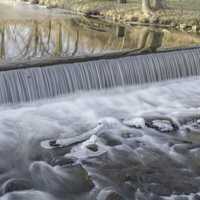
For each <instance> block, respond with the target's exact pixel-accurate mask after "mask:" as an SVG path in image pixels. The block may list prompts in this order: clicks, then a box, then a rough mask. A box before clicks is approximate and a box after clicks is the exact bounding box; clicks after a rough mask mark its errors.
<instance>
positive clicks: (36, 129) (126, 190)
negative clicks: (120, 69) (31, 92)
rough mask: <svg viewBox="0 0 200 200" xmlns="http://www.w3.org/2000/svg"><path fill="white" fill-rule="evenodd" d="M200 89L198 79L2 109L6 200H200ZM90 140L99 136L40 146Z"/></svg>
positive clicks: (1, 180)
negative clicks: (81, 137) (46, 144)
mask: <svg viewBox="0 0 200 200" xmlns="http://www.w3.org/2000/svg"><path fill="white" fill-rule="evenodd" d="M199 84H200V80H199V77H196V78H188V79H183V80H173V81H167V82H161V83H155V84H149V85H143V86H140V87H137V88H136V87H133V86H131V87H124V88H121V89H120V88H118V89H112V90H106V91H99V92H95V91H93V92H84V93H77V94H74V95H71V96H69V95H68V96H63V97H60V98H54V99H52V100H48V101H47V100H45V101H38V102H36V101H35V102H34V103H32V104H21V105H13V106H1V108H0V110H1V115H0V130H1V134H0V157H1V161H0V169H1V175H0V184H1V190H0V191H1V195H2V197H1V198H0V199H1V200H8V199H9V200H17V199H20V200H67V199H69V200H73V199H79V200H80V199H81V200H84V199H85V200H90V199H91V200H95V199H98V200H104V199H127V200H134V199H135V200H136V199H137V200H143V199H144V200H150V199H152V200H153V199H154V200H160V199H173V200H174V199H176V200H178V199H184V200H185V199H199V196H198V192H199V191H200V183H199V181H200V179H199V175H200V171H199V166H200V157H199V155H200V154H199V151H200V137H199V134H200V125H199V120H200V109H199V107H200V101H199V98H200V91H199ZM85 133H86V135H87V134H88V133H93V134H94V135H92V136H91V137H89V136H88V137H86V138H85V141H84V142H81V143H79V144H74V145H71V146H66V147H65V148H55V149H54V150H48V149H46V150H45V149H43V148H42V147H41V145H40V143H41V142H42V141H44V140H46V139H57V138H60V139H61V138H71V137H73V138H74V139H76V138H79V137H74V136H81V135H85ZM89 135H90V134H89ZM61 141H62V140H61ZM63 141H65V143H66V142H67V141H69V140H66V139H65V140H63ZM52 144H53V143H52ZM54 145H55V144H54ZM54 145H53V146H54ZM55 147H56V145H55Z"/></svg>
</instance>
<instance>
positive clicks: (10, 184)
mask: <svg viewBox="0 0 200 200" xmlns="http://www.w3.org/2000/svg"><path fill="white" fill-rule="evenodd" d="M30 189H32V184H31V183H30V181H28V180H26V179H15V178H11V179H9V180H8V181H6V182H5V183H4V184H3V185H2V186H1V189H0V191H1V194H6V193H9V192H14V191H22V190H30Z"/></svg>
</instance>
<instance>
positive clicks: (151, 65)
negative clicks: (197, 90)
mask: <svg viewBox="0 0 200 200" xmlns="http://www.w3.org/2000/svg"><path fill="white" fill-rule="evenodd" d="M199 55H200V47H199V48H198V47H195V48H191V49H179V50H172V51H167V52H160V53H151V54H143V55H142V54H141V55H131V56H123V57H120V58H109V59H107V58H101V59H98V60H89V59H88V60H87V61H86V60H85V61H80V60H79V61H78V62H77V63H76V62H74V63H72V62H71V63H66V64H56V65H52V66H43V67H30V68H23V69H12V70H9V68H8V70H7V71H1V72H0V103H1V104H7V103H19V102H30V101H34V100H37V99H43V98H50V97H55V96H60V95H64V94H68V93H73V92H76V91H79V90H97V89H105V88H112V87H119V86H125V85H138V84H144V83H151V82H158V81H163V80H169V79H177V78H178V79H179V78H184V77H188V76H197V75H200V57H199Z"/></svg>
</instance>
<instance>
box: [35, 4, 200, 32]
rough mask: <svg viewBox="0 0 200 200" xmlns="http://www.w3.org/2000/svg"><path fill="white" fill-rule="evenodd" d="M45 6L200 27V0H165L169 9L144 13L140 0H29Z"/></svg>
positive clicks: (115, 18)
mask: <svg viewBox="0 0 200 200" xmlns="http://www.w3.org/2000/svg"><path fill="white" fill-rule="evenodd" d="M32 2H35V3H37V2H39V3H40V4H42V5H46V6H48V7H61V8H64V9H67V10H72V11H73V12H78V13H82V14H84V15H86V16H88V17H99V18H105V19H108V20H112V21H114V22H122V23H129V24H145V25H148V24H154V25H159V26H169V27H176V28H177V29H181V30H184V31H193V32H199V31H200V1H197V0H168V2H167V3H168V7H169V8H168V9H164V10H158V11H155V12H152V13H151V14H150V15H146V14H144V13H143V12H142V11H141V0H128V3H126V4H119V3H117V2H116V0H32Z"/></svg>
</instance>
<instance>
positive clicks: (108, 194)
mask: <svg viewBox="0 0 200 200" xmlns="http://www.w3.org/2000/svg"><path fill="white" fill-rule="evenodd" d="M97 200H124V198H123V197H122V196H121V195H120V194H118V193H117V192H116V191H114V190H113V189H112V188H105V189H103V190H101V192H100V193H99V194H98V196H97Z"/></svg>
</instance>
